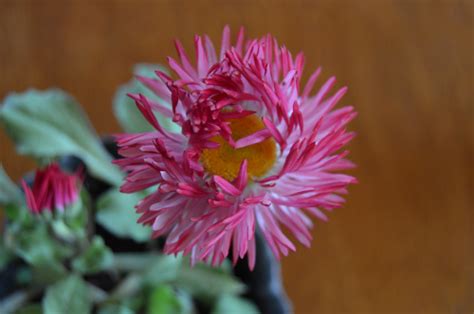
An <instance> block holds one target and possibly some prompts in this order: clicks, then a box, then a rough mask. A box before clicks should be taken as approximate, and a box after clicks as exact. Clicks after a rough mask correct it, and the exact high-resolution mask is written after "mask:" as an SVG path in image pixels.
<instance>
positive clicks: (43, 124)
mask: <svg viewBox="0 0 474 314" xmlns="http://www.w3.org/2000/svg"><path fill="white" fill-rule="evenodd" d="M0 119H1V121H2V122H3V124H4V126H5V128H6V131H7V133H8V134H9V135H10V136H11V137H12V139H13V140H14V142H15V144H16V149H17V151H18V152H19V153H20V154H25V155H31V156H34V157H38V158H50V157H57V156H60V155H66V154H71V155H75V156H77V157H79V158H81V159H82V160H83V161H84V162H85V163H86V165H87V167H88V170H89V171H90V172H91V174H92V175H94V176H96V177H98V178H101V179H103V180H105V181H107V182H108V183H110V184H113V185H118V184H119V183H120V182H121V180H122V173H121V172H120V170H119V169H118V168H117V167H115V166H114V165H112V164H111V156H110V155H109V154H108V153H107V151H106V150H105V149H104V148H103V146H102V144H101V142H100V141H99V139H98V137H97V134H96V133H95V131H94V129H93V128H92V126H91V124H90V123H89V121H88V120H87V118H86V115H85V114H84V112H83V110H82V109H81V107H80V106H79V105H78V103H77V102H76V100H74V99H73V98H72V97H70V96H69V95H68V94H66V93H65V92H63V91H61V90H58V89H50V90H46V91H37V90H29V91H26V92H24V93H20V94H16V93H12V94H10V95H8V96H7V98H6V99H5V102H4V105H3V107H2V108H1V110H0Z"/></svg>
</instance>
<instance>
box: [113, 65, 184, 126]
mask: <svg viewBox="0 0 474 314" xmlns="http://www.w3.org/2000/svg"><path fill="white" fill-rule="evenodd" d="M156 70H161V71H164V72H166V69H165V68H164V67H163V66H161V65H158V64H144V63H142V64H137V65H136V66H135V68H134V71H133V72H134V75H141V76H145V77H149V78H157V76H156V74H155V71H156ZM129 93H132V94H143V95H145V96H146V97H148V98H149V99H151V100H153V101H156V102H159V103H162V104H163V103H165V102H164V101H163V99H161V98H160V97H158V96H156V95H155V94H154V93H153V92H151V91H150V90H149V89H148V88H146V87H145V86H144V85H143V84H142V83H140V82H139V81H138V80H136V79H132V80H131V81H130V82H128V83H127V84H124V85H122V86H120V88H119V89H118V90H117V92H116V94H115V98H114V101H113V103H114V112H115V116H116V117H117V120H118V121H119V123H120V125H121V126H122V128H123V129H124V130H125V132H128V133H140V132H149V131H153V130H154V129H153V127H152V126H151V125H150V124H149V123H148V122H147V121H146V120H145V118H143V116H142V114H141V112H140V110H138V108H137V106H136V105H135V102H134V101H133V100H132V99H131V98H130V97H128V96H127V94H129ZM165 104H166V103H165ZM167 106H168V107H169V108H170V109H171V104H167ZM155 116H156V118H157V119H158V121H159V122H160V124H161V125H162V126H163V127H164V128H165V129H167V130H169V131H172V132H181V127H180V126H179V125H177V124H176V123H174V122H173V121H172V120H171V119H169V118H167V117H164V116H162V115H160V114H158V113H155Z"/></svg>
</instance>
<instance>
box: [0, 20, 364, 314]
mask: <svg viewBox="0 0 474 314" xmlns="http://www.w3.org/2000/svg"><path fill="white" fill-rule="evenodd" d="M176 48H177V51H178V55H179V59H180V60H179V62H178V61H175V60H174V59H172V58H170V59H169V66H170V68H171V69H172V70H173V72H174V76H172V75H171V74H170V73H169V72H168V71H167V70H166V69H165V68H164V67H162V66H159V65H149V64H141V65H138V66H137V67H136V68H135V75H136V80H133V81H131V82H129V83H128V84H126V85H124V86H122V87H121V88H120V89H119V90H118V92H117V94H116V96H115V99H114V112H115V114H116V116H117V118H118V120H119V122H120V124H121V125H122V127H123V133H122V134H117V135H114V136H113V137H112V138H104V139H102V140H101V139H99V137H98V136H97V134H96V132H95V131H94V129H93V128H92V126H91V124H90V123H89V121H88V120H87V118H86V116H85V114H84V113H83V111H82V110H81V108H80V106H79V105H78V104H77V102H76V101H75V100H74V99H73V98H72V97H70V96H69V95H67V94H66V93H65V92H63V91H61V90H57V89H51V90H47V91H36V90H30V91H27V92H25V93H22V94H14V93H13V94H11V95H9V96H8V97H7V98H6V99H5V101H4V104H3V105H2V107H1V110H0V118H1V122H2V124H3V126H4V127H5V130H6V132H7V133H8V134H9V135H10V136H11V138H12V139H13V141H14V142H15V144H16V149H17V152H18V153H20V154H26V155H30V156H32V157H34V158H36V160H37V161H38V163H39V169H38V170H36V171H35V173H34V174H31V175H27V176H26V177H25V178H24V180H22V182H21V186H22V188H21V189H20V188H18V186H17V185H15V184H14V183H13V182H11V180H10V179H9V178H8V177H7V175H6V174H5V172H4V171H3V170H2V171H1V172H0V187H1V190H0V204H1V205H2V206H3V207H4V208H5V213H6V216H7V223H6V226H5V232H4V237H3V239H4V243H3V246H2V248H1V249H2V251H3V252H4V254H2V257H3V259H2V261H1V262H2V263H1V266H3V268H4V271H2V272H1V273H0V275H1V276H3V278H5V279H4V280H2V281H1V282H2V283H5V284H3V286H2V287H1V289H0V299H1V300H2V301H1V302H0V312H1V311H3V312H8V311H20V312H21V311H23V312H35V311H41V310H43V311H44V312H45V313H63V312H69V313H85V312H90V311H93V312H97V313H117V312H119V313H134V312H148V313H209V312H212V313H254V312H259V311H260V312H262V313H287V312H290V311H291V309H290V306H289V302H288V300H287V298H286V295H285V293H284V289H283V288H282V284H281V276H280V271H279V264H278V262H277V261H276V260H277V259H279V258H280V256H281V255H287V254H288V253H289V251H294V250H295V246H294V244H293V242H292V241H291V240H290V239H289V238H288V237H287V235H286V234H285V233H286V231H288V232H289V233H291V234H292V236H294V238H295V239H296V240H298V241H299V242H301V243H303V244H304V245H306V246H309V245H310V241H311V234H310V232H309V229H310V228H311V227H312V221H311V219H310V218H309V217H308V214H312V215H314V216H316V217H317V218H319V219H322V220H326V219H327V218H326V216H325V214H324V212H323V210H332V209H333V208H337V207H339V206H341V205H342V203H343V202H344V199H343V198H342V197H341V194H345V193H347V189H346V188H347V186H348V185H349V184H352V183H355V182H356V179H355V178H353V177H351V176H349V175H345V174H341V173H338V171H340V170H344V169H348V168H351V167H352V166H353V164H352V163H351V162H350V161H348V160H347V159H345V157H346V156H347V153H348V152H347V151H342V152H341V151H340V149H341V148H342V147H343V146H344V145H345V144H346V143H347V142H349V141H350V140H351V139H352V138H353V136H354V134H353V133H351V132H347V131H346V125H347V123H348V122H349V121H350V120H351V119H353V118H354V117H355V115H356V114H355V112H354V111H353V108H352V107H344V108H341V109H338V110H332V109H333V107H334V106H335V105H336V104H337V102H338V101H339V100H340V98H341V97H342V96H343V95H344V93H345V92H346V88H342V89H340V90H338V91H337V92H336V93H335V94H334V95H332V96H327V93H328V91H329V89H330V87H331V86H332V85H333V83H334V78H331V79H329V80H328V81H327V82H326V83H325V84H324V85H323V87H322V88H321V89H320V90H319V91H318V92H317V93H316V94H315V95H314V96H311V95H310V94H311V90H312V88H313V85H314V83H315V80H316V78H317V77H318V75H319V73H320V70H319V69H318V70H317V71H315V72H314V73H313V75H312V76H311V77H310V79H309V81H308V83H307V84H306V85H305V86H304V88H303V89H301V88H300V82H301V73H302V70H303V64H304V62H303V61H304V58H303V55H302V54H298V55H297V56H296V57H295V58H293V57H292V56H291V53H289V51H288V50H287V49H286V48H285V47H284V46H278V44H277V42H276V40H275V39H274V38H272V37H271V36H270V35H268V36H265V37H263V38H261V39H255V40H249V41H247V43H246V44H245V45H244V35H243V30H241V32H240V33H239V35H238V38H237V41H236V43H235V44H234V45H232V44H231V42H230V30H229V28H228V27H226V28H225V29H224V32H223V36H222V47H221V50H220V54H219V55H218V54H217V52H216V51H215V49H214V47H213V45H212V42H211V41H210V39H209V38H208V37H207V36H203V37H200V36H196V37H195V48H196V66H193V65H192V64H191V62H190V60H189V58H188V56H187V54H186V53H185V52H184V49H183V47H182V45H181V44H180V43H179V42H178V41H177V42H176ZM117 166H118V167H117ZM133 208H135V211H134V210H133ZM3 278H2V279H3Z"/></svg>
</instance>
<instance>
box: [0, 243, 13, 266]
mask: <svg viewBox="0 0 474 314" xmlns="http://www.w3.org/2000/svg"><path fill="white" fill-rule="evenodd" d="M12 259H13V254H12V252H11V250H10V249H8V248H6V247H5V245H4V243H3V241H2V240H0V270H1V269H3V267H5V266H6V265H7V264H8V263H9V262H10V261H11V260H12Z"/></svg>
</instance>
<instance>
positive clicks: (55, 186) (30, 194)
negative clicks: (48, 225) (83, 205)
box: [21, 163, 82, 214]
mask: <svg viewBox="0 0 474 314" xmlns="http://www.w3.org/2000/svg"><path fill="white" fill-rule="evenodd" d="M80 177H81V176H80V175H79V174H67V173H65V172H63V171H62V170H61V168H60V167H59V165H58V164H57V163H51V164H49V165H48V166H46V167H45V168H44V169H41V170H37V171H36V174H35V179H34V182H33V187H32V188H30V187H29V186H28V185H27V184H26V182H25V181H22V183H21V184H22V186H23V190H24V191H25V197H26V204H27V206H28V208H29V209H30V211H31V212H32V213H34V214H40V213H42V212H43V211H45V210H49V211H51V212H52V211H53V210H58V211H60V212H63V211H64V209H65V208H66V207H67V206H69V205H71V204H73V203H74V202H76V201H77V199H78V197H79V190H80V183H81V181H82V180H81V178H80Z"/></svg>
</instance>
